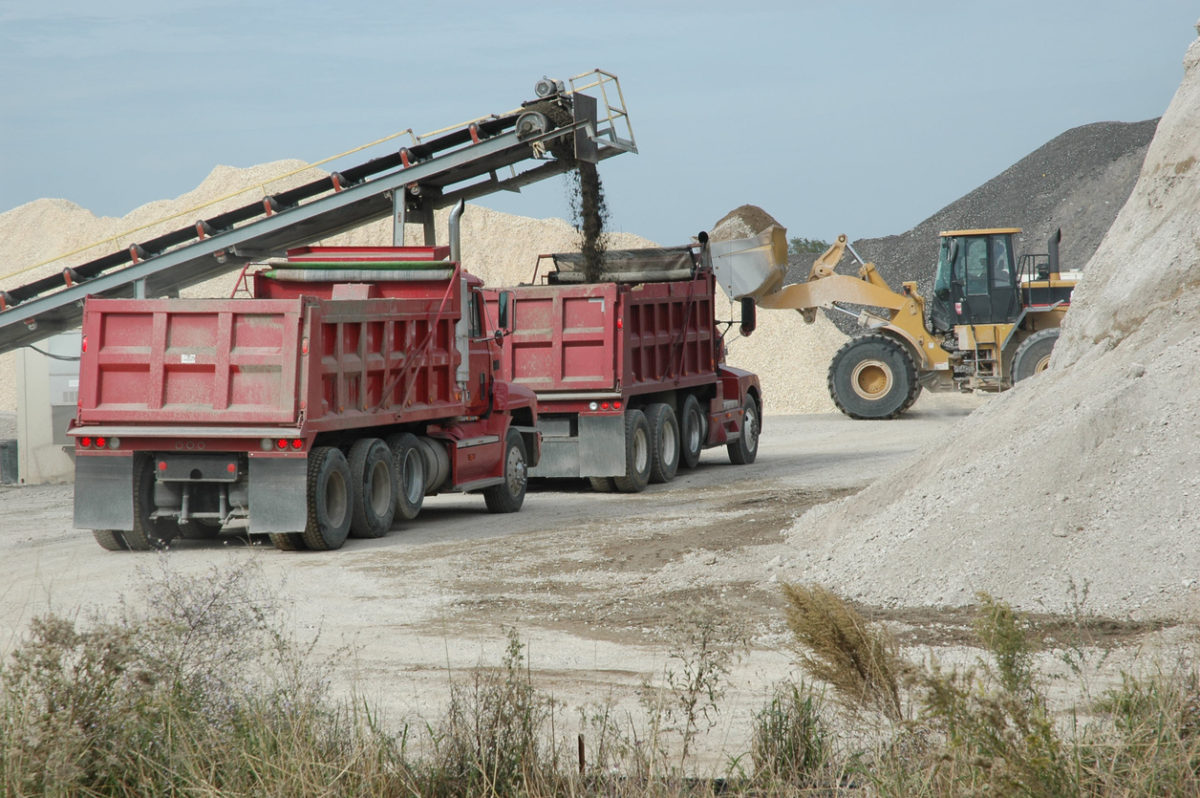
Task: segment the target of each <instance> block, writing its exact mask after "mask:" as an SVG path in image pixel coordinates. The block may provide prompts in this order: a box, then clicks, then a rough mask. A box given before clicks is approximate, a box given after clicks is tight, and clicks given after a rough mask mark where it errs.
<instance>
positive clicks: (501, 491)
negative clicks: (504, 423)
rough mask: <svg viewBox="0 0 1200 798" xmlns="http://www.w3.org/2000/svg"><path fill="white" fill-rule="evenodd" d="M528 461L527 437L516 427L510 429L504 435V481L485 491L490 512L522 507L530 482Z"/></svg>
mask: <svg viewBox="0 0 1200 798" xmlns="http://www.w3.org/2000/svg"><path fill="white" fill-rule="evenodd" d="M527 462H528V458H527V456H526V454H525V439H524V438H522V437H521V433H519V432H517V431H516V430H515V429H509V431H508V434H507V435H505V436H504V461H503V474H502V475H503V477H504V481H503V482H501V483H500V484H499V485H493V486H492V487H490V488H487V489H485V490H484V491H483V501H484V502H485V503H486V504H487V508H488V512H492V513H515V512H516V511H517V510H520V509H521V505H522V504H524V503H525V489H526V487H527V486H528V484H529V478H528V469H527V467H526V463H527Z"/></svg>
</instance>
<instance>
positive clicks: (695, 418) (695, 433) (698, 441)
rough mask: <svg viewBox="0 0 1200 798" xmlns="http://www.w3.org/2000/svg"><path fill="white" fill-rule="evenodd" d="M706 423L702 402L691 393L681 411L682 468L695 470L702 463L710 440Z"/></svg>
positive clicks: (680, 456)
mask: <svg viewBox="0 0 1200 798" xmlns="http://www.w3.org/2000/svg"><path fill="white" fill-rule="evenodd" d="M705 422H706V419H705V417H704V411H703V410H701V409H700V400H699V399H697V398H696V395H695V394H690V393H689V394H688V395H687V398H686V399H684V400H683V407H682V408H680V411H679V465H680V466H681V467H682V468H695V467H696V464H697V463H699V462H700V452H702V451H703V450H704V443H705V440H706V439H707V438H708V435H707V434H706V433H707V430H705Z"/></svg>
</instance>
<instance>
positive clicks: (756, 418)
mask: <svg viewBox="0 0 1200 798" xmlns="http://www.w3.org/2000/svg"><path fill="white" fill-rule="evenodd" d="M760 432H762V415H760V413H759V410H758V401H757V400H756V399H755V398H754V397H753V396H747V397H746V401H744V402H742V434H741V435H740V436H739V437H738V439H737V440H736V441H730V442H729V443H727V444H725V449H726V451H728V452H729V462H731V463H733V464H734V465H750V464H751V463H753V462H754V458H756V457H758V435H759V433H760Z"/></svg>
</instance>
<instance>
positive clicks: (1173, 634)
mask: <svg viewBox="0 0 1200 798" xmlns="http://www.w3.org/2000/svg"><path fill="white" fill-rule="evenodd" d="M986 401H987V400H986V399H977V398H974V397H969V396H966V397H964V396H946V395H940V396H926V397H923V398H922V400H921V401H920V402H919V403H918V404H917V405H916V406H914V408H913V410H912V411H911V412H910V413H909V414H908V415H906V416H905V417H904V418H902V419H900V420H896V421H884V422H861V421H851V420H850V419H847V418H845V417H844V416H841V415H835V414H818V415H797V416H768V417H767V419H766V422H765V425H764V431H763V436H762V440H761V447H760V451H759V456H758V459H757V461H756V462H755V463H754V464H753V465H749V466H733V465H731V464H730V463H729V462H728V459H727V458H726V456H725V451H724V449H717V450H709V451H707V452H705V454H704V457H703V459H702V460H701V463H700V466H699V467H698V468H697V469H696V470H694V471H691V472H682V473H681V475H680V476H679V477H678V478H677V479H676V480H675V481H673V482H672V483H670V484H668V485H659V486H651V487H650V488H649V489H648V490H647V491H646V492H644V493H641V494H636V495H624V494H597V493H592V492H591V491H589V490H587V489H585V488H584V487H583V486H582V484H577V483H542V484H537V483H535V484H534V485H533V486H532V487H531V492H530V494H529V496H528V498H527V500H526V503H525V507H524V509H523V510H522V512H520V513H517V514H514V515H501V516H496V515H489V514H487V513H486V511H485V509H484V507H483V501H482V499H481V498H480V497H478V496H463V495H445V496H438V497H432V498H429V499H427V500H426V505H425V510H424V511H423V512H422V515H421V517H420V518H418V519H417V520H416V521H415V522H413V523H412V524H410V525H408V526H407V527H405V528H399V527H397V528H394V529H393V530H392V532H391V533H390V534H389V535H388V536H387V537H385V538H382V539H379V540H353V539H352V540H351V541H349V542H348V544H347V545H346V547H345V548H343V549H342V550H340V551H337V552H328V553H304V552H299V553H282V552H278V551H276V550H274V549H273V548H271V547H270V546H269V544H266V543H265V542H264V541H258V540H250V541H246V540H244V539H242V538H239V537H232V536H226V537H224V538H223V539H221V540H218V541H183V542H181V543H179V544H178V545H175V546H174V547H173V548H172V549H171V550H170V551H169V552H168V553H166V554H165V555H152V554H146V555H142V554H134V553H130V552H119V553H114V552H107V551H104V550H102V549H100V547H99V546H97V545H96V544H95V542H94V541H93V540H92V537H91V535H90V534H89V533H88V532H86V531H80V530H75V529H73V528H72V524H71V512H72V511H71V487H70V486H69V485H57V486H27V487H10V486H4V487H0V585H3V587H0V650H4V649H7V648H9V647H11V645H12V644H13V643H14V642H15V641H16V640H17V639H18V638H19V635H20V634H21V632H22V630H23V629H24V628H25V626H26V625H27V623H28V621H29V619H30V618H31V617H33V616H34V615H35V614H37V613H39V612H42V611H44V610H46V609H47V608H54V609H56V610H58V611H60V612H65V613H68V614H74V613H76V612H80V611H83V610H86V609H87V608H91V607H104V606H111V605H113V604H114V603H115V602H116V600H117V598H118V597H119V596H120V595H122V594H128V592H129V590H130V588H131V585H132V584H133V582H134V581H135V580H136V579H137V577H138V574H139V572H141V571H145V570H146V569H147V568H149V567H151V566H154V565H156V564H157V563H158V562H159V560H158V559H157V558H158V557H162V556H165V557H166V559H167V563H168V565H169V567H170V568H173V569H178V570H179V571H181V572H184V573H204V572H205V571H206V570H208V569H209V568H211V567H212V566H213V565H217V566H220V567H226V566H233V565H237V564H239V563H246V562H250V561H252V562H255V563H257V564H258V566H259V567H260V568H261V570H262V572H263V574H264V576H265V578H266V579H267V580H268V581H269V582H270V583H271V584H273V585H278V589H279V591H280V594H281V595H282V596H283V597H284V599H285V601H287V603H288V610H287V615H288V617H289V618H290V623H291V624H292V625H293V628H294V630H295V632H296V634H297V636H298V637H300V638H301V639H311V638H313V637H314V636H319V638H318V641H317V644H316V648H315V650H314V653H315V655H316V656H319V657H322V658H325V659H328V660H330V661H331V662H333V663H334V664H335V666H336V667H337V669H338V673H339V674H340V676H341V677H342V678H341V679H340V680H339V681H340V683H341V686H342V687H346V688H349V687H351V686H353V687H354V688H355V689H356V690H358V691H359V692H360V693H361V694H363V695H365V696H366V697H367V698H368V699H370V700H371V701H373V702H375V703H376V704H377V705H378V706H379V707H380V708H381V709H382V710H383V713H384V717H385V718H387V720H388V722H390V723H391V724H393V725H395V726H399V725H400V724H403V723H406V722H407V723H415V724H416V725H415V726H414V728H424V720H427V719H430V718H435V717H437V716H438V714H439V712H440V710H441V708H442V707H443V706H444V704H445V702H446V700H447V699H448V694H449V685H450V682H451V679H452V678H455V677H456V676H460V675H462V673H463V672H464V671H467V670H469V669H471V668H473V667H475V666H478V665H480V664H486V665H497V664H499V663H500V661H501V657H502V654H503V650H504V647H505V643H506V634H507V630H509V629H515V630H516V632H517V634H518V635H519V637H520V639H521V640H522V642H524V643H525V644H527V654H528V659H529V664H530V666H531V669H532V674H533V679H534V683H535V685H536V686H537V687H538V688H539V689H542V690H545V691H547V692H549V693H552V694H553V695H554V696H555V697H556V698H557V699H558V700H559V701H560V702H562V706H563V707H565V708H566V710H567V711H566V715H567V716H568V719H569V718H573V717H576V716H577V715H578V713H577V712H576V708H579V707H586V706H593V705H598V704H600V703H602V702H611V703H612V704H613V705H615V706H616V707H619V708H621V710H622V711H628V712H629V713H630V716H631V717H636V715H637V712H638V707H639V704H638V698H637V695H638V689H639V687H641V686H642V684H643V683H645V682H650V683H658V684H661V683H662V681H663V674H664V669H668V668H673V669H678V668H680V667H682V664H683V662H682V660H680V659H679V658H678V656H677V655H679V654H681V653H683V651H684V650H685V647H684V646H683V644H681V643H680V642H678V641H679V635H680V634H681V633H683V632H685V631H686V628H687V623H688V620H687V619H689V618H696V617H701V618H705V619H707V622H711V623H715V624H717V625H718V626H719V627H720V628H721V629H723V630H736V633H737V634H738V635H744V636H745V638H746V639H747V640H748V641H749V644H748V647H747V648H746V649H744V650H743V651H742V654H741V657H740V659H739V661H738V662H737V664H736V666H735V667H734V669H733V671H732V673H731V675H730V678H729V681H728V684H727V689H728V693H727V695H726V697H725V699H724V700H723V701H722V702H721V707H722V714H721V719H720V724H719V725H718V727H717V728H716V729H714V730H713V731H712V732H711V733H710V734H709V735H708V736H707V737H706V738H705V740H704V741H702V746H701V761H706V762H710V763H712V764H713V765H714V766H716V765H719V764H721V763H723V762H724V761H725V757H727V756H729V755H734V754H736V753H738V752H740V751H744V750H746V746H747V745H748V742H747V741H748V740H749V728H750V722H751V718H752V713H753V712H754V711H755V710H757V709H759V708H760V707H761V706H762V705H763V704H764V703H765V701H766V699H767V696H768V694H769V691H770V689H771V686H772V685H773V684H774V683H775V682H777V681H779V680H781V679H784V678H789V677H797V676H798V675H799V674H798V673H797V672H796V670H795V667H794V656H793V655H792V653H791V652H790V651H789V649H788V645H787V644H788V636H787V634H786V627H785V625H784V621H783V612H782V610H783V601H782V597H781V594H780V590H779V584H778V581H777V577H776V576H775V574H774V572H776V571H778V570H782V569H784V568H785V567H786V566H787V565H788V564H789V563H791V562H792V561H793V559H794V558H796V557H797V556H798V555H799V554H800V552H799V551H798V550H797V546H796V543H795V541H794V540H792V541H791V542H789V541H787V539H786V538H785V537H784V536H783V534H782V533H783V532H784V531H785V530H787V529H789V528H790V527H791V525H792V524H793V523H794V522H795V519H796V518H797V516H799V515H801V514H802V513H803V512H804V511H805V510H807V509H808V508H809V507H811V506H813V505H814V504H817V503H820V502H824V501H828V500H830V499H834V498H839V497H841V496H845V495H848V494H850V493H853V492H856V491H858V490H860V489H861V488H863V487H864V486H865V485H867V484H869V483H870V482H872V481H873V480H875V479H876V478H878V477H879V476H880V475H882V474H884V473H885V472H888V471H890V470H892V469H893V468H894V467H896V466H897V465H898V464H900V463H902V462H904V461H905V460H906V459H908V458H909V457H911V455H912V454H913V453H914V452H915V451H917V450H918V449H919V448H920V447H921V446H923V445H925V444H926V443H928V442H929V441H932V440H936V439H938V438H939V437H940V436H942V435H944V434H945V433H946V432H947V431H948V430H949V429H950V428H951V427H952V426H953V425H954V424H955V422H956V421H958V420H960V419H962V418H963V417H964V416H966V415H967V414H968V413H970V412H971V411H972V409H973V408H975V407H976V406H978V405H979V404H980V403H982V402H986ZM863 578H864V579H869V578H870V574H864V575H863ZM860 609H862V610H863V611H864V612H865V613H866V614H867V615H868V616H870V617H872V618H874V619H876V620H879V621H885V622H888V623H889V625H890V626H891V627H892V628H893V629H894V630H895V631H896V633H897V634H898V635H899V636H900V639H901V641H902V643H903V644H904V645H905V647H906V650H908V651H909V652H910V653H911V654H913V655H914V656H917V657H921V656H927V655H929V654H930V653H937V654H938V656H939V657H941V658H945V657H947V656H949V657H951V658H952V659H953V658H954V657H959V658H963V657H969V656H973V652H969V651H968V650H966V649H963V648H961V646H962V645H963V644H965V643H969V641H970V635H969V629H970V622H971V618H970V614H969V612H966V611H964V610H962V609H957V610H954V609H941V610H939V609H938V608H936V607H908V608H903V609H895V608H892V609H883V608H875V607H868V606H863V607H860ZM1037 620H1038V622H1039V627H1038V628H1039V629H1040V630H1041V631H1042V632H1043V633H1044V637H1045V639H1046V641H1047V642H1046V645H1047V654H1046V658H1047V661H1050V660H1052V659H1053V656H1054V650H1055V649H1056V647H1057V646H1060V645H1063V643H1061V639H1065V638H1063V637H1062V636H1063V634H1064V630H1065V629H1066V627H1068V626H1071V624H1070V623H1069V620H1068V619H1063V618H1056V617H1052V616H1045V617H1042V618H1038V619H1037ZM1072 628H1076V629H1077V627H1072ZM1086 631H1087V634H1088V635H1089V645H1093V646H1096V647H1097V650H1099V649H1100V648H1108V647H1111V646H1117V647H1120V648H1121V650H1122V651H1125V652H1127V655H1128V656H1127V657H1125V658H1121V657H1112V656H1107V655H1106V657H1105V662H1106V663H1107V666H1108V667H1110V668H1111V667H1117V666H1119V665H1121V664H1127V662H1128V658H1129V657H1133V656H1135V655H1136V653H1137V652H1138V651H1140V650H1141V649H1143V648H1144V647H1145V646H1146V645H1147V641H1149V640H1151V639H1153V640H1156V641H1159V642H1162V641H1164V640H1165V641H1166V642H1167V643H1168V644H1170V645H1175V644H1179V643H1180V640H1181V635H1182V634H1183V633H1182V632H1179V631H1178V630H1174V631H1172V630H1166V631H1162V630H1160V629H1159V627H1157V626H1154V625H1138V624H1134V623H1130V622H1122V621H1121V620H1119V619H1091V621H1090V622H1089V624H1088V626H1087V630H1086ZM728 634H730V635H731V636H732V635H734V632H733V631H728ZM1164 635H1166V637H1164ZM1156 645H1157V644H1156ZM1114 672H1115V671H1114Z"/></svg>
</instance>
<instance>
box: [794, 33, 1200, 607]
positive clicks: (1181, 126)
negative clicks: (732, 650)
mask: <svg viewBox="0 0 1200 798" xmlns="http://www.w3.org/2000/svg"><path fill="white" fill-rule="evenodd" d="M1184 67H1185V70H1184V71H1185V74H1184V79H1183V82H1182V84H1181V86H1180V88H1179V90H1178V91H1177V93H1176V95H1175V98H1174V99H1173V100H1172V102H1171V105H1170V107H1169V108H1168V109H1167V111H1166V114H1165V115H1164V116H1163V118H1162V120H1161V122H1160V123H1159V126H1158V131H1157V134H1156V135H1155V138H1154V140H1153V142H1152V143H1151V145H1150V148H1149V151H1148V153H1147V155H1146V160H1145V164H1144V166H1143V168H1142V171H1141V175H1140V177H1139V179H1138V182H1137V185H1136V187H1135V188H1134V190H1133V193H1132V195H1131V196H1130V198H1129V200H1128V202H1127V203H1126V204H1125V206H1124V208H1123V209H1122V210H1121V212H1120V213H1119V215H1118V216H1117V219H1116V221H1115V222H1114V223H1113V226H1112V228H1111V229H1110V230H1109V232H1108V234H1107V236H1106V237H1105V238H1104V240H1103V241H1102V243H1101V244H1100V247H1099V249H1098V250H1097V252H1096V254H1095V256H1094V257H1093V258H1092V260H1091V262H1090V263H1089V264H1088V266H1087V268H1086V270H1085V277H1084V279H1083V282H1082V283H1081V284H1080V286H1079V287H1078V289H1077V290H1076V292H1075V298H1074V303H1073V305H1072V308H1071V311H1070V313H1069V314H1068V317H1067V323H1066V326H1065V327H1064V331H1063V337H1062V339H1061V341H1060V343H1059V345H1058V348H1057V349H1056V351H1055V355H1054V359H1053V362H1052V365H1051V369H1050V370H1049V371H1048V372H1045V373H1044V374H1042V375H1039V376H1038V377H1036V378H1034V379H1031V380H1029V381H1027V382H1024V383H1022V384H1020V385H1019V386H1017V388H1016V389H1014V390H1013V391H1010V392H1008V393H1007V394H1004V395H1002V396H1000V397H997V399H995V400H993V401H992V402H989V403H988V404H987V406H985V407H984V408H982V409H980V410H977V411H976V412H975V413H973V414H972V415H971V416H969V417H968V418H967V419H965V420H964V421H963V423H962V424H961V425H960V426H959V427H958V428H957V429H956V431H955V433H954V434H952V435H951V436H949V437H948V438H947V440H946V441H945V442H944V443H942V444H940V445H938V446H935V447H932V448H929V449H926V450H925V451H924V452H923V453H922V455H921V456H919V457H917V458H915V459H914V461H913V462H912V463H911V464H910V465H908V466H907V467H905V468H903V469H901V470H899V471H897V472H896V473H894V474H892V475H891V476H890V477H887V478H885V479H883V480H880V481H878V482H876V483H875V484H873V485H872V486H871V487H869V488H868V489H866V490H864V491H863V492H862V493H861V494H859V495H857V496H854V497H852V498H850V499H847V500H843V501H842V502H840V503H837V504H834V505H826V506H824V507H820V508H816V509H815V510H813V511H811V512H809V513H807V514H806V515H804V516H802V517H801V518H800V519H799V520H798V521H797V523H796V524H795V525H794V527H793V528H792V529H791V530H790V532H789V540H790V541H791V543H793V544H794V550H795V557H794V558H793V559H792V560H791V562H790V563H789V564H788V567H787V568H786V569H785V571H784V572H783V573H781V574H780V578H787V579H790V580H793V581H803V582H815V583H821V584H824V585H827V586H829V587H831V588H833V589H835V590H837V591H839V592H841V593H843V594H845V595H848V596H851V597H854V598H857V599H860V600H863V601H867V602H872V603H883V604H890V605H911V606H921V605H963V604H969V603H971V602H972V601H973V600H974V597H975V594H976V591H981V590H983V591H987V592H989V593H991V594H993V595H994V596H996V597H998V598H1002V599H1004V600H1007V601H1009V602H1011V603H1013V604H1014V605H1015V606H1017V607H1020V608H1023V609H1028V610H1062V609H1064V608H1065V607H1066V606H1067V605H1069V604H1070V602H1071V601H1072V599H1071V596H1072V591H1074V592H1075V593H1076V594H1077V595H1083V594H1084V593H1086V596H1087V601H1086V603H1085V605H1084V609H1085V610H1089V609H1090V610H1093V611H1098V612H1104V613H1118V614H1119V613H1128V614H1129V615H1131V616H1135V617H1190V616H1192V615H1193V614H1194V612H1195V608H1196V606H1197V599H1198V598H1200V546H1197V545H1196V537H1197V531H1200V458H1198V456H1197V449H1198V448H1200V413H1197V412H1196V395H1197V387H1198V386H1200V377H1197V374H1200V336H1198V335H1197V331H1200V266H1198V265H1197V263H1198V262H1200V238H1198V237H1197V233H1196V231H1197V230H1200V163H1198V162H1197V161H1198V159H1200V41H1197V42H1194V43H1193V44H1192V46H1191V48H1190V49H1189V50H1188V53H1187V56H1186V58H1185V59H1184ZM857 423H865V422H857ZM875 423H885V424H895V423H904V422H903V420H901V421H890V422H875Z"/></svg>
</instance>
